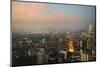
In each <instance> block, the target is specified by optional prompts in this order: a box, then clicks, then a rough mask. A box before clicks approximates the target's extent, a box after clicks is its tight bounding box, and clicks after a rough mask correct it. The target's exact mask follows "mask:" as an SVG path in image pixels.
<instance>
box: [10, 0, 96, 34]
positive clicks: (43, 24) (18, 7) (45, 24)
mask: <svg viewBox="0 0 100 67" xmlns="http://www.w3.org/2000/svg"><path fill="white" fill-rule="evenodd" d="M89 24H93V25H94V26H95V7H94V6H79V5H64V4H48V3H34V2H15V1H13V2H12V31H13V32H27V33H37V32H67V31H73V32H76V31H80V30H87V29H88V25H89Z"/></svg>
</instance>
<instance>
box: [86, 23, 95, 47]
mask: <svg viewBox="0 0 100 67" xmlns="http://www.w3.org/2000/svg"><path fill="white" fill-rule="evenodd" d="M87 37H88V40H87V48H88V49H92V48H93V45H94V44H93V42H94V41H93V38H94V31H93V26H92V24H90V25H89V28H88V33H87Z"/></svg>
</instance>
